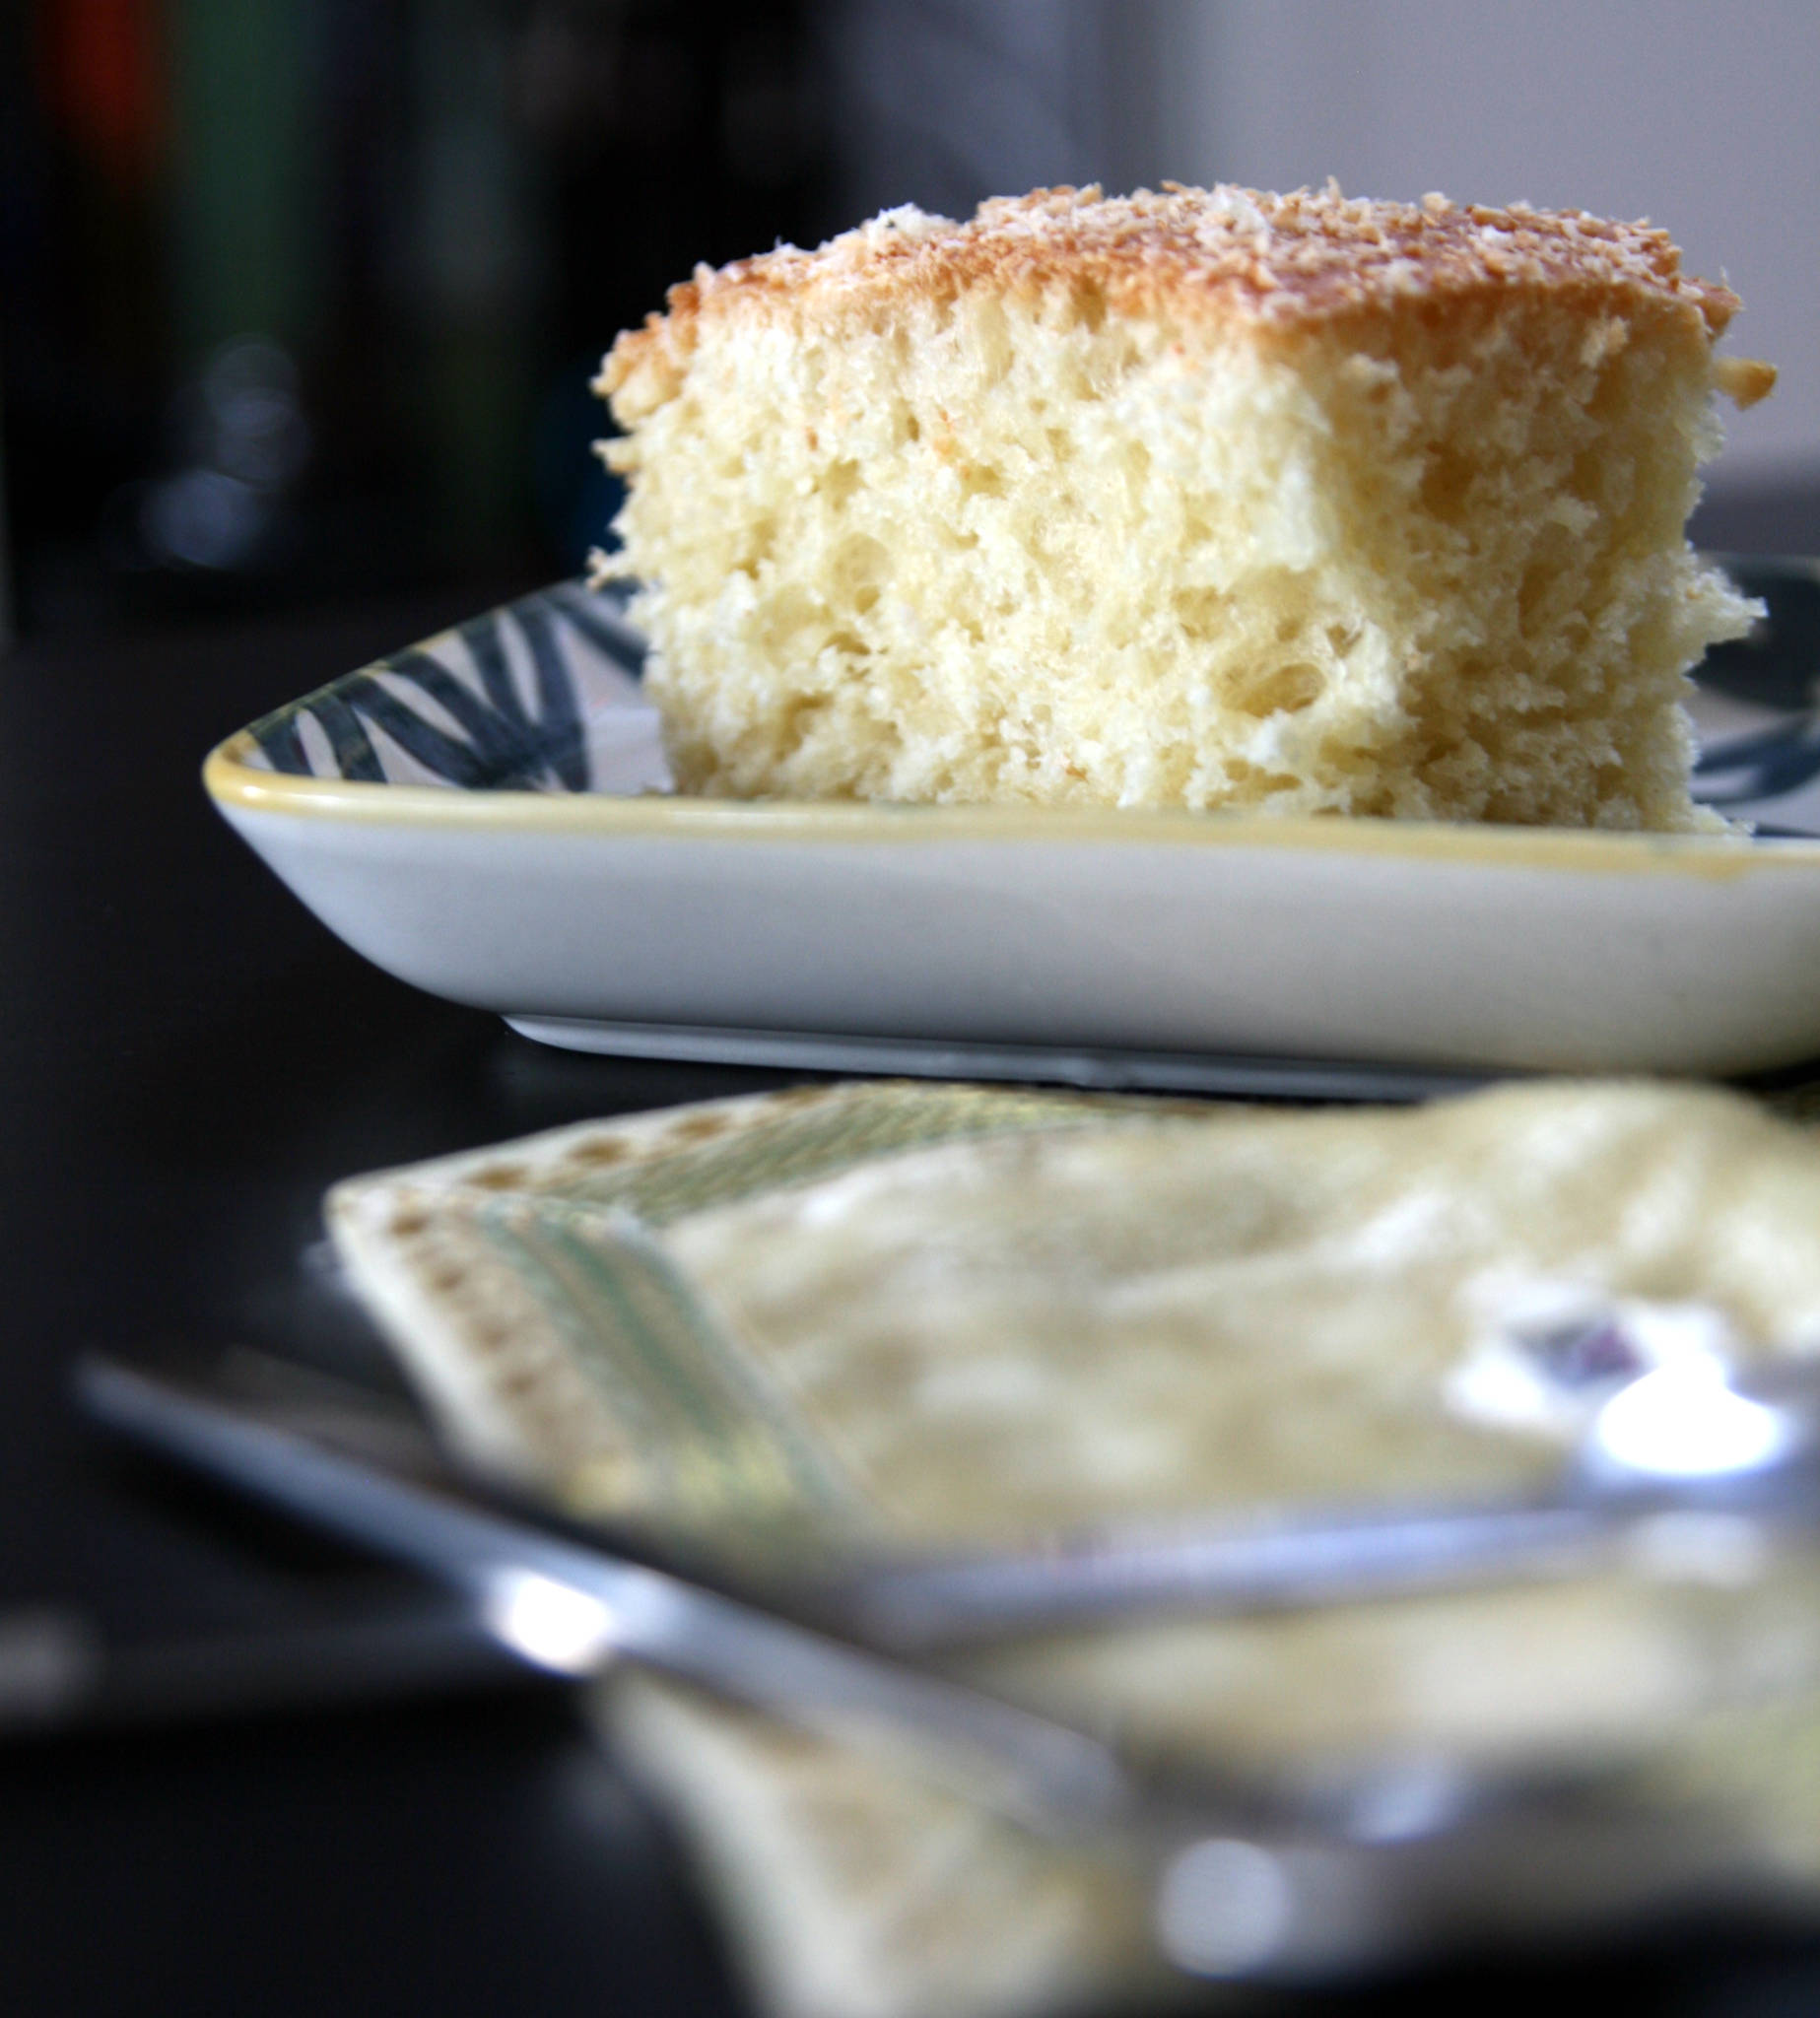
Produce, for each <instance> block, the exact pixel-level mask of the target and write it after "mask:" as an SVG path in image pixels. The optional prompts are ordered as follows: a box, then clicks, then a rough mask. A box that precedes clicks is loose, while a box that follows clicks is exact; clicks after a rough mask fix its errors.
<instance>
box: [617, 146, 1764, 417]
mask: <svg viewBox="0 0 1820 2018" xmlns="http://www.w3.org/2000/svg"><path fill="white" fill-rule="evenodd" d="M1057 288H1065V289H1067V290H1068V291H1069V292H1070V293H1071V294H1073V295H1074V296H1076V297H1077V298H1080V299H1083V300H1086V301H1092V300H1093V299H1094V298H1095V297H1097V298H1098V299H1099V300H1100V301H1101V302H1103V303H1105V304H1106V305H1107V306H1108V307H1110V308H1112V310H1113V311H1114V312H1116V313H1119V314H1129V315H1156V316H1165V315H1167V316H1175V317H1179V318H1180V319H1181V320H1183V321H1184V322H1186V323H1188V324H1190V325H1195V324H1198V325H1203V326H1211V325H1219V324H1224V323H1236V322H1243V323H1247V324H1249V325H1251V326H1253V327H1255V328H1259V329H1267V328H1270V327H1286V328H1289V327H1297V326H1306V325H1308V324H1310V323H1314V322H1323V321H1333V320H1336V319H1338V318H1340V317H1343V316H1346V315H1349V314H1357V313H1360V312H1370V311H1372V310H1374V309H1382V307H1384V306H1387V305H1389V304H1390V303H1397V302H1404V303H1406V302H1407V301H1409V300H1410V299H1411V298H1418V299H1419V298H1423V297H1426V298H1429V299H1432V300H1449V301H1458V300H1460V299H1461V298H1464V297H1470V296H1475V295H1489V294H1498V293H1504V292H1508V291H1510V290H1513V289H1522V290H1535V291H1541V290H1547V291H1551V292H1561V293H1566V294H1570V295H1573V296H1575V297H1578V298H1580V299H1582V300H1584V303H1585V305H1586V307H1587V308H1588V310H1589V311H1591V312H1600V313H1602V312H1606V311H1608V310H1609V309H1611V308H1612V307H1614V306H1629V307H1633V308H1634V307H1637V306H1640V305H1642V304H1644V303H1653V304H1656V305H1658V306H1662V307H1667V308H1670V309H1678V310H1679V311H1681V312H1683V313H1686V314H1687V315H1688V316H1690V317H1694V316H1697V317H1699V318H1700V320H1701V321H1702V322H1703V323H1704V324H1705V328H1706V331H1707V333H1708V334H1709V336H1714V337H1716V336H1718V335H1719V332H1720V331H1721V330H1722V329H1723V328H1724V327H1725V325H1726V323H1727V322H1728V321H1729V320H1730V319H1731V316H1732V315H1733V314H1734V313H1735V311H1736V309H1737V306H1738V301H1737V297H1736V296H1735V295H1733V294H1732V293H1731V292H1730V290H1729V289H1727V288H1723V287H1719V286H1717V285H1715V284H1714V283H1712V282H1708V281H1701V280H1695V279H1692V278H1690V277H1689V276H1687V275H1685V274H1683V273H1682V271H1681V255H1680V253H1679V251H1678V250H1677V249H1676V247H1675V245H1674V243H1673V242H1672V240H1671V239H1670V238H1669V237H1668V235H1667V234H1666V233H1665V232H1661V231H1657V230H1655V229H1654V228H1653V227H1651V226H1649V225H1642V224H1613V223H1609V222H1607V221H1606V220H1604V219H1602V218H1595V217H1590V216H1588V215H1586V214H1585V213H1584V212H1583V211H1544V210H1531V209H1529V208H1528V207H1527V206H1526V205H1522V204H1517V205H1513V206H1512V207H1511V208H1510V209H1508V210H1494V209H1487V208H1485V207H1484V206H1481V205H1476V204H1475V205H1459V204H1454V203H1450V202H1449V200H1448V199H1447V198H1446V197H1444V196H1427V197H1424V198H1423V200H1422V202H1421V203H1420V204H1405V203H1382V202H1376V201H1373V200H1370V199H1367V198H1348V197H1345V196H1342V195H1341V194H1340V191H1339V189H1338V187H1337V185H1336V184H1333V183H1329V184H1328V185H1327V187H1326V188H1325V189H1324V190H1321V191H1310V190H1298V191H1295V192H1294V193H1292V194H1290V195H1287V196H1273V195H1268V194H1265V193H1262V192H1260V191H1257V190H1251V189H1240V188H1236V187H1233V186H1231V185H1226V184H1222V185H1221V186H1220V187H1218V188H1215V189H1212V190H1203V189H1185V188H1182V187H1181V186H1180V185H1179V184H1176V183H1165V184H1164V186H1163V189H1162V191H1161V192H1154V191H1151V190H1139V191H1138V192H1137V193H1136V194H1135V195H1133V196H1127V197H1110V198H1109V197H1104V196H1102V195H1101V193H1100V191H1099V190H1098V189H1097V188H1091V187H1090V188H1087V189H1079V190H1077V189H1067V188H1062V189H1039V190H1035V191H1033V192H1032V193H1031V194H1030V195H1028V196H1021V197H1001V198H995V199H994V200H992V201H991V202H988V203H983V204H981V205H980V207H979V210H978V212H977V214H976V216H975V217H974V218H973V219H972V221H971V222H969V223H967V224H954V223H952V222H950V221H949V220H947V219H945V218H932V217H927V216H925V215H924V214H923V213H922V212H920V211H917V210H914V209H910V208H906V209H904V210H900V211H888V212H887V213H885V215H884V216H882V217H879V218H875V219H873V220H872V221H871V222H870V223H869V224H865V225H862V226H860V227H859V228H858V230H856V231H852V232H847V233H844V234H843V235H842V236H840V237H838V238H835V239H832V240H831V241H830V242H829V243H828V244H826V245H824V246H822V247H821V249H820V250H819V251H816V252H801V251H798V250H797V249H796V248H795V247H794V246H787V245H786V246H780V247H778V249H777V250H776V251H775V252H767V253H763V254H761V255H759V256H758V257H756V258H752V259H743V260H740V261H738V262H736V263H735V264H734V265H731V266H726V267H722V268H720V269H719V270H718V271H717V272H716V271H714V270H712V269H710V268H708V267H705V266H704V267H698V268H697V270H696V273H695V276H694V278H693V279H692V280H690V281H686V282H684V283H683V284H682V285H681V286H680V287H676V288H672V289H671V290H670V294H669V312H668V313H667V314H666V315H652V316H650V317H648V318H647V319H646V321H645V324H644V327H643V328H642V329H640V330H629V331H627V332H626V333H625V334H623V335H622V336H621V337H620V338H619V340H618V342H617V343H616V344H615V345H614V346H613V349H612V351H611V352H610V353H609V355H608V357H607V359H606V362H605V364H604V365H603V367H602V370H601V375H600V379H599V383H598V387H597V389H598V390H599V391H601V392H602V393H604V394H610V395H612V396H613V397H614V404H615V407H616V408H617V409H618V410H619V411H620V414H621V418H622V419H627V420H631V419H636V418H637V417H638V416H639V415H640V414H641V413H645V412H648V411H649V410H650V409H651V408H652V407H653V406H656V405H660V404H661V403H662V402H663V401H664V400H665V399H667V398H669V397H671V396H672V395H673V394H674V392H675V390H676V388H677V385H678V384H679V383H680V380H681V376H682V372H683V370H685V369H686V366H687V361H688V357H689V354H690V353H691V352H692V351H693V350H694V348H695V342H696V336H697V332H698V330H699V327H700V325H701V324H702V323H703V322H704V321H707V320H712V319H719V318H721V317H724V316H729V315H732V314H736V313H737V314H745V313H753V312H757V313H787V314H792V315H796V314H800V315H803V316H814V317H817V318H818V319H819V318H824V317H826V318H830V319H832V318H834V317H836V316H838V315H842V314H845V313H856V314H858V315H863V316H869V315H871V314H873V313H875V312H876V311H877V310H878V308H879V307H880V306H882V305H886V304H889V303H891V302H892V301H894V300H898V301H902V300H906V299H911V298H923V299H934V300H951V299H953V298H954V297H956V296H957V295H959V294H961V293H963V292H965V291H969V290H974V289H990V290H994V291H997V292H1001V293H1006V294H1019V295H1029V294H1033V293H1035V294H1041V293H1045V292H1048V291H1051V290H1054V289H1057ZM1759 396H1761V395H1759Z"/></svg>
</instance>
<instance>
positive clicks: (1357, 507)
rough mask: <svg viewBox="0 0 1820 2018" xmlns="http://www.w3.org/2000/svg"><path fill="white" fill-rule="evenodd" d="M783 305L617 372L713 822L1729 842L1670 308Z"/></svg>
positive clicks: (656, 596) (1001, 297)
mask: <svg viewBox="0 0 1820 2018" xmlns="http://www.w3.org/2000/svg"><path fill="white" fill-rule="evenodd" d="M937 222H939V221H930V220H922V221H920V223H918V221H916V220H915V218H914V216H913V214H911V215H910V216H909V217H907V218H904V219H900V220H898V221H896V222H893V223H891V224H890V225H889V227H888V229H889V232H890V233H893V234H896V233H908V234H910V235H914V234H915V233H916V232H918V231H919V230H921V229H922V228H923V227H925V226H930V227H932V226H933V225H934V224H936V223H937ZM869 229H871V230H872V231H873V232H874V233H875V234H880V233H881V232H882V230H884V229H885V228H881V227H880V226H878V225H875V226H873V227H871V228H869ZM943 229H944V230H947V231H949V232H951V233H952V232H955V231H957V230H961V231H964V230H965V229H967V228H954V227H943ZM793 256H794V257H795V258H796V259H798V260H799V261H802V262H803V265H804V266H805V268H813V265H814V258H825V257H826V254H823V255H814V256H813V257H807V256H805V255H793ZM853 259H854V255H851V254H849V255H848V264H849V265H851V264H853ZM810 278H811V280H813V275H812V274H811V276H810ZM854 292H855V290H853V289H849V290H848V291H847V296H848V297H851V296H852V295H853V294H854ZM857 292H858V294H859V296H860V297H862V298H863V295H864V289H863V285H860V286H859V287H858V289H857ZM800 293H801V297H802V298H801V299H800V300H799V301H797V302H796V303H794V305H792V304H791V303H789V302H787V301H786V302H784V303H779V302H778V301H777V300H776V299H775V291H774V292H773V293H770V294H767V295H765V296H764V297H763V298H762V299H760V300H758V301H755V302H746V301H735V302H733V303H730V304H729V305H728V306H727V308H726V309H725V310H724V311H723V312H719V313H710V312H707V309H706V308H705V310H704V312H702V313H701V314H699V315H697V316H695V317H694V318H693V321H692V326H691V327H690V330H689V332H688V336H689V341H688V345H687V347H686V349H685V350H684V351H682V353H681V355H680V357H672V358H671V359H670V360H669V361H668V362H667V363H666V366H665V369H664V370H662V371H657V370H637V369H622V370H621V371H620V372H619V373H618V374H617V378H616V377H615V374H614V372H613V371H612V370H611V368H610V369H609V373H608V382H609V383H614V384H616V386H617V389H618V394H619V396H618V399H617V402H616V404H617V408H618V411H619V414H620V418H621V419H622V421H623V422H624V423H625V424H626V425H627V426H628V427H629V428H630V430H631V433H630V437H629V438H627V439H624V440H622V441H620V442H617V443H615V444H613V449H612V457H611V459H612V460H613V461H614V462H615V463H616V465H617V466H618V467H620V468H622V469H624V470H625V471H626V472H627V473H628V474H629V476H630V479H631V491H630V498H629V502H628V504H627V506H626V508H625V510H624V512H623V514H622V517H621V520H620V530H621V533H622V536H623V541H624V546H623V550H622V552H621V553H620V554H619V555H617V556H615V557H614V559H613V560H612V562H610V563H609V564H608V572H622V573H629V574H634V575H636V576H637V577H639V578H640V580H641V581H642V583H643V584H644V587H643V592H642V593H641V594H640V597H639V600H638V603H637V606H636V614H637V616H638V618H639V620H640V622H641V623H642V624H643V625H644V627H645V628H646V629H647V631H648V633H649V635H650V637H651V639H652V640H653V644H654V647H655V649H654V653H653V657H652V661H651V664H650V668H649V671H648V675H647V679H648V685H649V689H650V692H651V694H652V696H653V697H654V699H655V700H656V702H657V703H658V705H659V706H660V707H661V709H662V710H663V715H664V721H665V733H666V743H667V747H668V750H669V754H670V759H671V763H672V767H673V769H674V772H675V774H676V778H677V782H678V785H679V788H681V789H683V790H685V791H690V792H698V793H714V794H731V795H741V796H748V795H782V796H789V797H799V798H829V797H834V798H864V799H880V800H924V801H927V800H936V801H961V802H986V801H1012V802H1020V801H1022V802H1043V803H1056V804H1076V805H1109V806H1185V807H1193V808H1213V807H1234V808H1249V809H1259V810H1267V811H1270V812H1274V813H1287V814H1314V813H1334V814H1375V815H1394V816H1400V817H1415V818H1435V819H1470V820H1492V821H1508V822H1519V823H1545V824H1564V825H1594V826H1604V827H1614V828H1640V827H1641V828H1653V829H1668V830H1673V829H1685V828H1689V827H1693V826H1699V825H1703V824H1716V823H1713V822H1712V816H1710V815H1704V814H1702V813H1700V812H1699V811H1698V810H1697V809H1696V808H1695V807H1694V806H1693V804H1692V802H1691V800H1690V798H1689V795H1688V772H1689V765H1690V753H1691V742H1690V735H1689V730H1688V726H1687V722H1686V718H1685V715H1684V713H1683V710H1682V707H1681V702H1682V700H1683V698H1684V695H1685V693H1686V691H1687V685H1686V679H1685V674H1686V670H1687V668H1688V667H1689V666H1690V665H1692V664H1693V663H1694V662H1696V661H1697V660H1698V659H1699V657H1700V655H1701V653H1702V652H1703V651H1704V650H1705V648H1706V647H1707V646H1708V645H1709V644H1710V643H1712V642H1713V641H1715V640H1717V639H1726V638H1732V637H1737V636H1739V635H1741V634H1742V633H1743V632H1744V631H1745V630H1746V629H1747V627H1748V624H1749V622H1750V610H1749V607H1748V606H1747V605H1746V604H1745V603H1744V602H1742V601H1741V599H1740V598H1739V597H1738V596H1737V595H1736V594H1735V593H1733V591H1732V590H1731V588H1730V587H1729V585H1728V584H1727V583H1726V582H1725V581H1724V580H1723V579H1722V577H1720V576H1719V575H1718V574H1717V573H1715V572H1713V571H1712V570H1710V569H1708V568H1706V567H1704V566H1703V565H1702V564H1701V563H1700V562H1699V561H1698V559H1697V558H1696V557H1695V556H1694V555H1693V553H1692V552H1691V551H1690V549H1689V548H1688V545H1687V543H1686V540H1685V538H1684V535H1683V527H1684V523H1685V520H1686V518H1687V515H1688V513H1689V511H1690V510H1691V509H1692V506H1693V504H1694V503H1695V500H1696V498H1697V495H1698V484H1697V477H1696V471H1697V467H1698V465H1699V463H1700V462H1701V461H1702V460H1703V459H1705V458H1707V457H1710V456H1711V455H1712V454H1713V453H1714V451H1715V450H1716V448H1717V446H1718V442H1719V430H1718V426H1717V423H1716V420H1715V418H1714V391H1715V361H1714V358H1713V354H1712V342H1713V331H1712V328H1711V327H1710V326H1709V324H1710V321H1711V320H1712V319H1713V318H1711V317H1709V318H1707V319H1703V317H1702V315H1701V314H1700V313H1699V312H1697V311H1696V310H1695V309H1694V308H1693V307H1691V306H1690V305H1689V304H1688V303H1687V301H1686V300H1685V299H1681V298H1677V297H1675V296H1674V295H1673V293H1672V291H1670V290H1663V291H1662V297H1661V299H1660V300H1659V301H1658V300H1656V299H1655V298H1654V297H1653V296H1652V295H1651V292H1650V290H1649V289H1648V288H1639V287H1636V286H1630V287H1629V289H1628V292H1624V291H1616V292H1613V293H1612V296H1611V300H1610V301H1609V302H1602V301H1601V299H1600V296H1599V293H1598V290H1597V288H1596V287H1594V288H1588V286H1587V285H1585V284H1580V285H1577V286H1570V285H1567V284H1565V283H1562V284H1551V285H1513V286H1509V287H1505V288H1502V289H1478V290H1476V291H1474V290H1471V289H1467V290H1457V289H1456V291H1455V293H1454V294H1453V295H1452V296H1450V297H1449V298H1447V299H1445V300H1443V299H1441V298H1440V297H1438V296H1435V295H1433V294H1431V293H1428V292H1425V291H1423V290H1420V289H1416V290H1413V291H1412V290H1405V291H1403V293H1401V294H1394V295H1391V296H1389V297H1386V298H1385V299H1383V300H1379V299H1376V298H1369V299H1362V300H1357V301H1353V302H1350V303H1342V304H1341V305H1340V306H1339V307H1338V308H1337V309H1336V310H1335V311H1334V312H1322V313H1312V312H1307V311H1304V312H1301V313H1297V314H1292V315H1279V316H1276V317H1274V318H1273V317H1272V316H1270V315H1268V314H1256V313H1239V312H1233V311H1232V310H1231V309H1230V307H1226V308H1223V309H1222V310H1221V312H1217V313H1216V312H1211V311H1207V310H1204V309H1203V308H1202V307H1200V306H1199V305H1198V304H1197V303H1196V301H1195V300H1194V298H1193V296H1192V293H1191V291H1189V292H1186V293H1184V291H1183V290H1182V289H1180V288H1177V289H1175V290H1173V291H1172V290H1169V289H1163V290H1160V291H1159V292H1158V293H1157V294H1156V295H1155V297H1154V299H1152V300H1150V301H1147V302H1140V303H1138V305H1137V306H1136V307H1135V308H1134V307H1133V306H1132V305H1130V304H1129V303H1126V304H1124V305H1119V304H1117V303H1109V299H1108V293H1107V290H1106V289H1105V288H1104V287H1102V286H1099V285H1096V284H1090V283H1088V282H1083V283H1081V284H1079V285H1074V286H1068V285H1060V284H1043V285H997V284H992V282H991V278H990V276H988V277H987V279H986V280H977V279H975V280H972V281H968V280H966V279H965V278H964V279H963V281H962V282H960V283H958V284H956V285H953V286H928V287H898V288H895V289H893V290H892V291H890V292H889V293H881V294H880V295H879V297H878V299H877V300H876V301H870V302H868V301H864V300H863V299H862V301H861V303H860V305H858V306H855V305H854V303H853V302H852V300H850V299H846V298H843V297H842V296H840V295H839V294H838V293H837V294H836V295H835V296H834V298H833V299H832V301H829V300H820V299H817V298H816V297H815V294H814V290H813V287H812V286H804V287H803V288H802V289H801V290H800ZM706 301H707V303H708V307H711V306H712V305H713V304H714V301H715V298H714V297H713V295H712V294H711V292H710V293H709V294H708V296H707V297H706ZM646 340H647V341H648V340H649V339H648V338H647V339H646ZM651 362H652V360H651V359H650V358H649V357H645V358H635V359H633V360H631V361H630V363H631V364H632V365H634V366H637V365H649V364H650V363H651Z"/></svg>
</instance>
